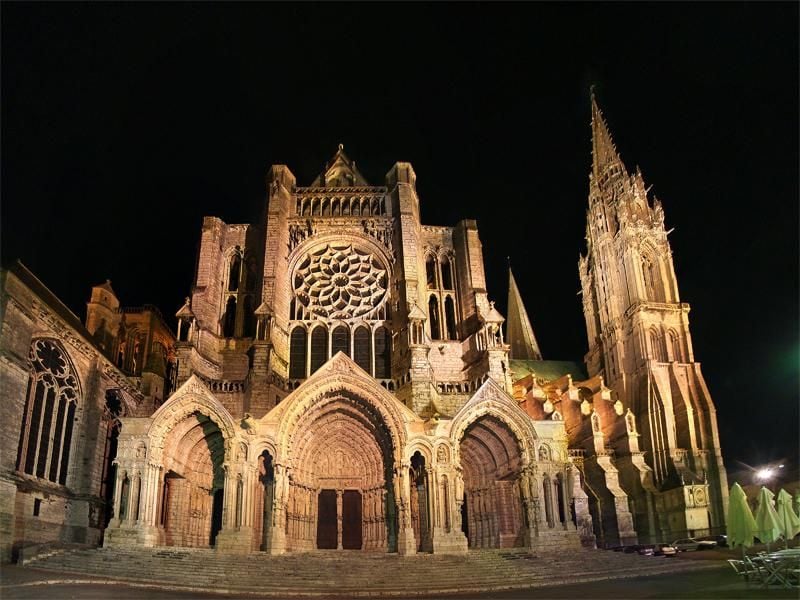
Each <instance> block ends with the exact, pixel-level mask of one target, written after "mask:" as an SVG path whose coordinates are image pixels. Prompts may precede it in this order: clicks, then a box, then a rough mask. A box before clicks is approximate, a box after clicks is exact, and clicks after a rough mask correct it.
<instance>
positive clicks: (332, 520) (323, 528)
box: [317, 490, 337, 550]
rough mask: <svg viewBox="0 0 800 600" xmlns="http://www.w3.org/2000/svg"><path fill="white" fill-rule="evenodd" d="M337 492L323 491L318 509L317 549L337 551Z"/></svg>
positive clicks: (320, 494)
mask: <svg viewBox="0 0 800 600" xmlns="http://www.w3.org/2000/svg"><path fill="white" fill-rule="evenodd" d="M336 535H337V526H336V490H322V491H320V493H319V504H318V508H317V548H319V549H320V550H335V549H336Z"/></svg>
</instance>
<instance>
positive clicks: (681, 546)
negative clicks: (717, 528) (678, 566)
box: [672, 538, 717, 552]
mask: <svg viewBox="0 0 800 600" xmlns="http://www.w3.org/2000/svg"><path fill="white" fill-rule="evenodd" d="M672 546H673V547H674V548H675V550H677V551H678V552H687V551H690V550H710V549H712V548H716V547H717V542H715V541H713V540H700V539H697V538H683V539H681V540H675V541H674V542H672Z"/></svg>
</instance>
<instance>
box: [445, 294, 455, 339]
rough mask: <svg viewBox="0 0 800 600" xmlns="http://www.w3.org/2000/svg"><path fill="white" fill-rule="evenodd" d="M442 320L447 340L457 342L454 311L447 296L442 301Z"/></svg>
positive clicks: (451, 302)
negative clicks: (445, 328)
mask: <svg viewBox="0 0 800 600" xmlns="http://www.w3.org/2000/svg"><path fill="white" fill-rule="evenodd" d="M444 319H445V326H446V327H447V339H448V340H457V339H458V333H457V332H456V309H455V305H454V303H453V297H452V296H448V297H447V298H445V299H444Z"/></svg>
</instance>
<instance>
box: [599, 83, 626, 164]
mask: <svg viewBox="0 0 800 600" xmlns="http://www.w3.org/2000/svg"><path fill="white" fill-rule="evenodd" d="M612 162H619V163H621V162H622V160H621V159H620V157H619V155H618V154H617V147H616V146H615V145H614V140H613V139H612V137H611V132H610V131H609V130H608V124H606V120H605V118H603V111H601V110H600V107H599V106H598V104H597V99H596V98H595V96H594V91H593V92H592V172H593V173H594V176H595V177H599V176H600V172H601V171H602V170H603V169H604V168H605V167H606V166H608V165H609V164H610V163H612Z"/></svg>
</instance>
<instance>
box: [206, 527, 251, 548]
mask: <svg viewBox="0 0 800 600" xmlns="http://www.w3.org/2000/svg"><path fill="white" fill-rule="evenodd" d="M214 547H215V548H216V550H217V552H223V553H225V554H248V553H249V552H252V550H253V528H252V527H237V528H236V529H225V530H223V531H220V532H219V533H218V534H217V539H216V541H215V543H214Z"/></svg>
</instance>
